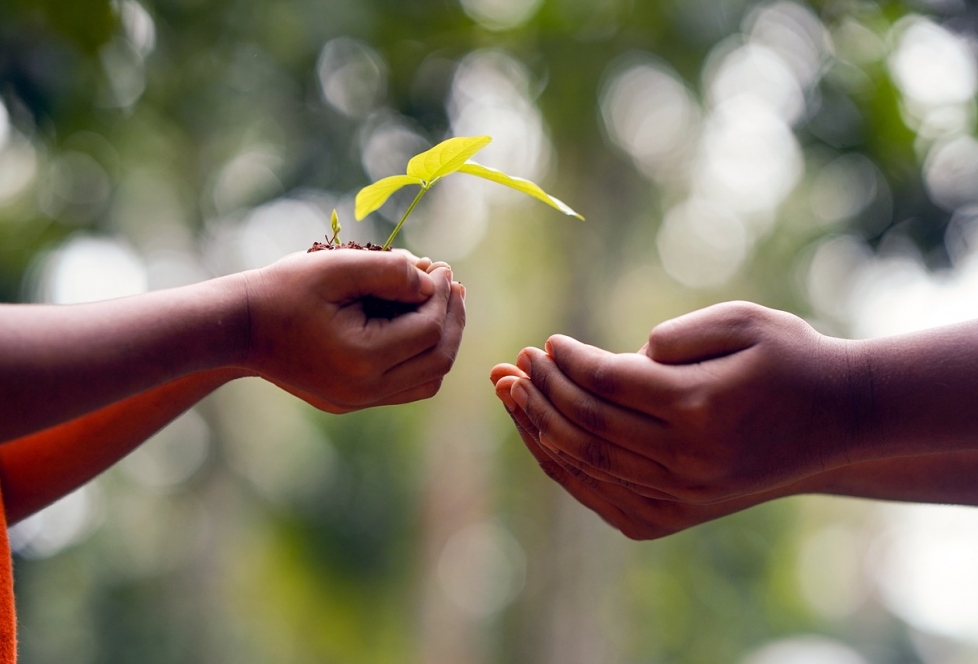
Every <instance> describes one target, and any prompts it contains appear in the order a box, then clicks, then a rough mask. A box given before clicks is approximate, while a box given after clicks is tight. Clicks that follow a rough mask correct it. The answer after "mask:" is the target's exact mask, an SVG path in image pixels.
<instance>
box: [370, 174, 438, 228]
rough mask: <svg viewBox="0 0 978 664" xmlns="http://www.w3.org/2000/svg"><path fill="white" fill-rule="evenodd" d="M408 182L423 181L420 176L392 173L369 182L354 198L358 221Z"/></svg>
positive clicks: (418, 182) (420, 183)
mask: <svg viewBox="0 0 978 664" xmlns="http://www.w3.org/2000/svg"><path fill="white" fill-rule="evenodd" d="M409 184H417V185H421V186H422V187H423V186H424V181H423V180H422V179H421V178H417V177H413V176H411V175H392V176H390V177H386V178H383V179H382V180H377V181H376V182H374V183H373V184H369V185H367V186H366V187H364V188H363V189H361V190H360V191H359V192H357V199H356V213H355V215H356V218H357V221H360V220H361V219H363V218H364V217H366V216H367V215H368V214H370V213H371V212H373V211H374V210H376V209H377V208H379V207H380V206H381V205H383V204H384V203H386V202H387V199H388V198H390V197H391V194H393V193H394V192H395V191H397V190H398V189H400V188H401V187H406V186H407V185H409Z"/></svg>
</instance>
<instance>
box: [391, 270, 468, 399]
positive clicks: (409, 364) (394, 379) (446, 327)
mask: <svg viewBox="0 0 978 664" xmlns="http://www.w3.org/2000/svg"><path fill="white" fill-rule="evenodd" d="M445 272H447V270H445ZM436 282H437V283H441V280H440V279H439V278H436ZM439 301H441V295H440V293H436V294H435V295H434V296H432V298H431V301H429V302H426V303H425V304H424V305H422V308H421V309H420V310H419V311H418V312H417V313H418V314H424V313H427V312H425V311H424V310H425V309H426V308H427V307H428V306H429V305H431V306H432V307H434V306H435V305H434V304H432V302H435V303H437V302H439ZM445 307H446V309H445V311H444V313H443V314H442V317H443V321H442V325H441V326H440V335H439V338H438V340H437V342H436V343H435V344H434V346H433V347H431V348H429V349H427V350H425V351H423V352H421V353H418V354H417V355H415V356H413V357H410V358H408V359H406V360H404V361H403V362H401V363H399V364H398V365H396V366H394V367H393V368H391V369H390V370H388V371H387V372H386V373H385V380H386V381H387V382H388V383H389V384H390V385H392V386H397V387H398V388H399V389H404V387H406V386H409V385H420V384H423V383H427V382H429V381H432V380H435V379H440V378H442V377H443V376H444V375H445V374H447V373H448V372H449V371H450V370H451V368H452V366H453V365H454V364H455V358H456V357H457V356H458V349H459V346H460V345H461V343H462V333H463V331H464V330H465V302H464V300H463V299H462V290H461V286H460V284H457V283H448V288H447V304H446V305H445ZM413 315H414V314H407V315H405V316H401V318H407V317H410V316H413ZM396 320H397V319H395V322H396Z"/></svg>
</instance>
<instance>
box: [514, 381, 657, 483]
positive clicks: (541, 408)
mask: <svg viewBox="0 0 978 664" xmlns="http://www.w3.org/2000/svg"><path fill="white" fill-rule="evenodd" d="M510 394H511V395H512V398H513V401H515V402H516V404H517V405H518V406H519V407H520V409H521V410H523V411H524V412H525V413H526V415H527V417H528V418H529V419H530V421H531V422H532V423H533V426H534V427H535V428H536V430H537V431H538V432H539V438H540V443H541V444H542V445H544V446H545V447H548V448H550V449H555V450H559V451H560V452H562V453H564V454H567V455H568V456H570V457H572V458H573V459H576V460H577V463H576V464H575V465H579V466H580V467H582V468H592V469H594V470H595V471H600V472H601V473H602V475H603V476H604V477H607V478H609V479H613V480H614V481H618V482H622V481H624V482H626V483H629V484H632V485H640V486H643V487H648V488H651V489H655V490H658V491H661V492H663V493H665V494H668V495H670V496H671V495H673V494H672V491H671V489H672V488H673V485H674V484H675V481H674V480H673V479H672V476H671V473H669V471H668V470H667V469H666V468H665V467H664V466H663V465H662V464H660V463H659V462H658V461H656V460H655V459H650V458H648V457H644V456H641V455H638V454H635V453H634V452H632V451H631V450H627V449H625V448H623V447H619V446H618V445H615V444H613V443H610V442H608V441H607V440H604V439H602V438H600V437H598V436H595V435H594V434H591V433H590V432H588V431H586V430H584V429H581V428H580V427H578V426H575V425H574V424H573V423H572V422H570V421H569V420H567V418H565V417H564V416H563V415H562V414H561V413H560V411H558V410H557V409H556V408H554V406H553V404H551V403H550V401H549V400H548V399H547V397H546V396H544V394H543V393H542V392H540V390H539V389H537V387H536V386H535V385H534V384H533V382H531V381H529V380H526V379H517V380H516V381H515V382H514V383H513V387H512V389H511V392H510ZM593 474H594V473H592V475H593Z"/></svg>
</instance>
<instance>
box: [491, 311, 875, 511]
mask: <svg viewBox="0 0 978 664" xmlns="http://www.w3.org/2000/svg"><path fill="white" fill-rule="evenodd" d="M546 348H547V352H546V353H545V352H543V351H541V350H538V349H534V348H527V349H524V350H523V351H522V352H521V353H520V356H519V359H518V364H519V368H520V369H521V370H522V371H523V372H524V374H525V375H526V377H525V378H524V377H521V376H515V377H513V378H512V380H511V381H510V380H507V381H506V382H507V383H510V396H511V398H512V400H513V401H514V402H515V403H516V404H517V405H518V406H520V409H521V410H522V411H523V412H524V413H525V415H526V417H527V420H528V422H529V424H530V425H531V426H532V431H534V432H535V435H534V436H531V437H533V438H534V439H535V440H536V441H538V442H539V445H540V446H541V448H542V449H545V450H547V451H549V452H552V453H553V455H554V456H557V458H559V459H560V460H561V461H562V462H563V465H562V466H561V467H562V468H564V469H565V470H566V468H567V467H574V468H576V469H577V470H578V471H580V473H582V474H584V475H586V476H587V477H590V478H592V479H594V480H599V481H602V482H606V483H616V484H619V485H621V486H622V487H624V488H626V489H628V490H630V491H631V492H632V493H633V494H635V495H637V496H644V497H647V498H658V499H668V500H673V501H680V502H681V503H686V504H699V505H705V504H708V503H717V502H719V501H727V500H731V499H743V500H745V501H747V503H749V504H753V503H752V502H751V501H754V500H755V499H754V498H750V496H753V495H756V494H761V495H763V494H765V493H766V492H770V491H773V490H777V489H779V488H782V487H787V486H788V485H790V484H792V483H794V482H797V481H799V480H801V479H802V478H805V477H809V476H812V475H815V474H817V473H821V472H823V471H825V470H827V469H830V468H836V467H840V466H843V465H845V464H846V463H847V462H848V460H849V459H848V453H849V451H850V447H851V446H852V445H853V444H854V438H855V437H856V436H857V434H858V432H859V431H860V430H861V416H862V413H864V412H865V411H866V410H867V407H866V405H865V401H866V400H867V397H865V396H863V395H864V391H863V390H862V389H861V387H860V386H859V385H858V384H857V383H854V382H853V377H854V376H857V375H859V373H858V372H856V371H854V370H852V363H854V362H857V359H858V358H857V357H856V355H855V354H853V353H852V352H851V351H852V349H851V348H850V346H849V342H845V341H842V340H837V339H830V338H828V337H824V336H822V335H820V334H818V333H817V332H815V331H814V330H813V329H812V328H811V327H810V326H808V325H807V324H806V323H805V322H804V321H802V320H801V319H799V318H797V317H795V316H792V315H790V314H786V313H784V312H779V311H774V310H771V309H766V308H764V307H760V306H757V305H752V304H748V303H728V304H722V305H717V306H714V307H709V308H707V309H704V310H701V311H698V312H694V313H692V314H689V315H687V316H683V317H681V318H678V319H675V320H672V321H668V322H666V323H663V324H662V325H660V326H658V327H657V328H655V329H654V330H653V331H652V333H651V335H650V337H649V342H648V344H647V345H646V346H645V347H643V351H644V352H642V353H625V354H613V353H609V352H606V351H603V350H601V349H598V348H595V347H593V346H587V345H584V344H581V343H579V342H577V341H575V340H573V339H571V338H569V337H564V336H559V335H558V336H554V337H551V338H550V340H549V341H548V342H547V347H546ZM511 375H512V374H511ZM498 385H499V383H498V382H497V388H498ZM504 385H505V383H504ZM524 428H525V427H524ZM576 479H578V480H579V479H580V476H577V477H576ZM717 509H720V510H721V511H722V510H723V509H725V508H723V507H718V508H717ZM710 518H712V517H710Z"/></svg>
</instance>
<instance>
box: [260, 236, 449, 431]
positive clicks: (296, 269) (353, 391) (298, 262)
mask: <svg viewBox="0 0 978 664" xmlns="http://www.w3.org/2000/svg"><path fill="white" fill-rule="evenodd" d="M416 262H417V261H416V260H415V259H413V257H408V256H405V255H402V254H396V253H392V252H390V253H389V252H383V253H381V252H368V251H355V250H344V251H328V252H327V251H323V252H314V253H310V254H296V255H293V256H289V257H287V258H284V259H282V260H281V261H278V262H277V263H274V264H273V265H271V266H269V267H267V268H264V269H262V270H257V271H255V272H252V273H249V274H248V275H247V280H248V291H249V310H250V320H251V340H250V344H249V348H250V352H249V354H248V358H247V359H246V361H245V364H246V366H247V367H248V368H250V369H252V370H254V371H256V372H257V373H259V374H260V375H262V376H263V377H265V378H267V379H268V380H270V381H272V382H274V383H276V384H277V385H280V386H281V387H283V388H284V389H286V390H288V391H290V392H292V393H293V394H295V395H297V396H299V397H301V398H303V399H305V400H306V401H308V402H310V403H312V404H313V405H315V406H316V407H318V408H321V409H323V410H327V411H329V412H347V411H350V410H357V409H360V408H366V407H369V406H377V405H383V404H392V403H404V402H407V401H414V400H417V399H423V398H428V397H430V396H432V395H434V394H435V392H437V391H438V388H439V387H440V386H441V381H442V378H443V377H444V375H445V374H446V373H447V372H448V370H449V369H450V368H451V366H452V364H453V362H454V360H455V355H456V353H457V352H458V346H459V343H460V342H461V336H462V329H463V328H464V326H465V307H464V304H463V301H462V289H461V286H460V285H459V284H453V282H452V275H451V270H450V269H448V267H447V266H444V265H443V264H431V263H430V261H427V263H425V264H424V265H420V266H416ZM419 267H420V268H422V269H419ZM425 270H430V274H429V273H428V272H426V271H425ZM365 296H374V297H377V298H381V299H385V300H395V301H400V302H408V303H412V304H417V305H418V308H417V310H416V311H413V312H409V313H406V314H403V315H400V316H397V317H396V318H394V319H392V320H386V319H382V318H367V317H366V316H365V315H364V312H363V307H362V303H361V300H362V298H364V297H365Z"/></svg>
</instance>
